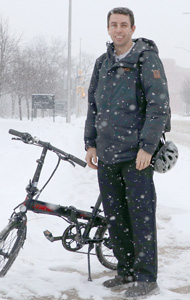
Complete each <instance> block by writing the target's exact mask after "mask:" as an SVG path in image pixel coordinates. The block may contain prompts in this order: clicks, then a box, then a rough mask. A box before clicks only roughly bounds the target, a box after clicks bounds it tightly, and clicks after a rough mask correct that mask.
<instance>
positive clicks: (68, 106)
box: [66, 0, 72, 123]
mask: <svg viewBox="0 0 190 300" xmlns="http://www.w3.org/2000/svg"><path fill="white" fill-rule="evenodd" d="M71 19H72V0H69V20H68V58H67V114H66V122H67V123H70V122H71Z"/></svg>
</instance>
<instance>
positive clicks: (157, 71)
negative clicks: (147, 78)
mask: <svg viewBox="0 0 190 300" xmlns="http://www.w3.org/2000/svg"><path fill="white" fill-rule="evenodd" d="M152 72H153V75H154V78H161V76H160V71H159V70H152Z"/></svg>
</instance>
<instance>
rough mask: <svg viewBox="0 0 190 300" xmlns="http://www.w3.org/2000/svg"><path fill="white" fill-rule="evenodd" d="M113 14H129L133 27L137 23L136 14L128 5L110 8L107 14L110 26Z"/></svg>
mask: <svg viewBox="0 0 190 300" xmlns="http://www.w3.org/2000/svg"><path fill="white" fill-rule="evenodd" d="M112 14H121V15H126V16H129V18H130V21H131V27H133V26H134V25H135V18H134V14H133V12H132V10H130V9H129V8H127V7H116V8H113V9H112V10H110V11H109V13H108V15H107V25H108V27H109V20H110V16H111V15H112Z"/></svg>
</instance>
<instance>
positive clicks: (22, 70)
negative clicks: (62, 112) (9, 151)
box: [0, 18, 94, 120]
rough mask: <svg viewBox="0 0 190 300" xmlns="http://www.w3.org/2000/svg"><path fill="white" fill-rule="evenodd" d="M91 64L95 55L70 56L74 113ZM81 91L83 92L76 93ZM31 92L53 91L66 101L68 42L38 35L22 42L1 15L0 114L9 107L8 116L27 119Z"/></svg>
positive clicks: (90, 69) (86, 83)
mask: <svg viewBox="0 0 190 300" xmlns="http://www.w3.org/2000/svg"><path fill="white" fill-rule="evenodd" d="M93 64H94V58H93V57H92V56H91V55H88V54H82V55H81V57H80V58H73V59H72V87H71V89H72V91H71V94H72V97H71V98H72V103H71V107H72V112H73V113H75V112H76V110H78V106H79V104H78V101H80V100H79V99H80V98H84V96H85V92H84V91H86V89H87V86H88V83H89V78H90V77H89V75H90V74H91V72H92V67H93ZM79 86H82V88H81V89H80V88H79ZM80 91H83V94H82V95H80V94H77V92H78V93H79V92H80ZM32 94H55V98H56V99H57V100H59V102H60V103H62V104H63V106H64V105H65V104H66V100H67V43H66V42H64V41H62V40H59V39H54V40H52V41H51V42H47V41H46V39H45V38H44V37H38V38H36V39H34V40H33V41H32V42H31V43H30V44H27V45H26V44H25V45H23V43H22V41H21V38H18V37H16V36H15V35H14V34H12V33H11V31H10V28H9V23H8V21H7V20H4V19H3V18H1V19H0V117H6V114H7V107H9V114H10V115H11V117H17V118H20V120H22V118H23V117H27V118H28V119H30V117H31V99H32ZM81 103H82V102H81ZM5 112H6V113H5Z"/></svg>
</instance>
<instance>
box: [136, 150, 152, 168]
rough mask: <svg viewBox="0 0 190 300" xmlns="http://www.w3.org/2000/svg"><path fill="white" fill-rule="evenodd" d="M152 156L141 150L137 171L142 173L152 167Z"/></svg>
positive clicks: (137, 161)
mask: <svg viewBox="0 0 190 300" xmlns="http://www.w3.org/2000/svg"><path fill="white" fill-rule="evenodd" d="M151 158H152V155H151V154H149V153H148V152H146V151H144V150H143V149H140V150H139V151H138V153H137V159H136V169H137V170H139V171H141V170H143V169H145V168H147V167H148V166H149V165H150V162H151Z"/></svg>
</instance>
